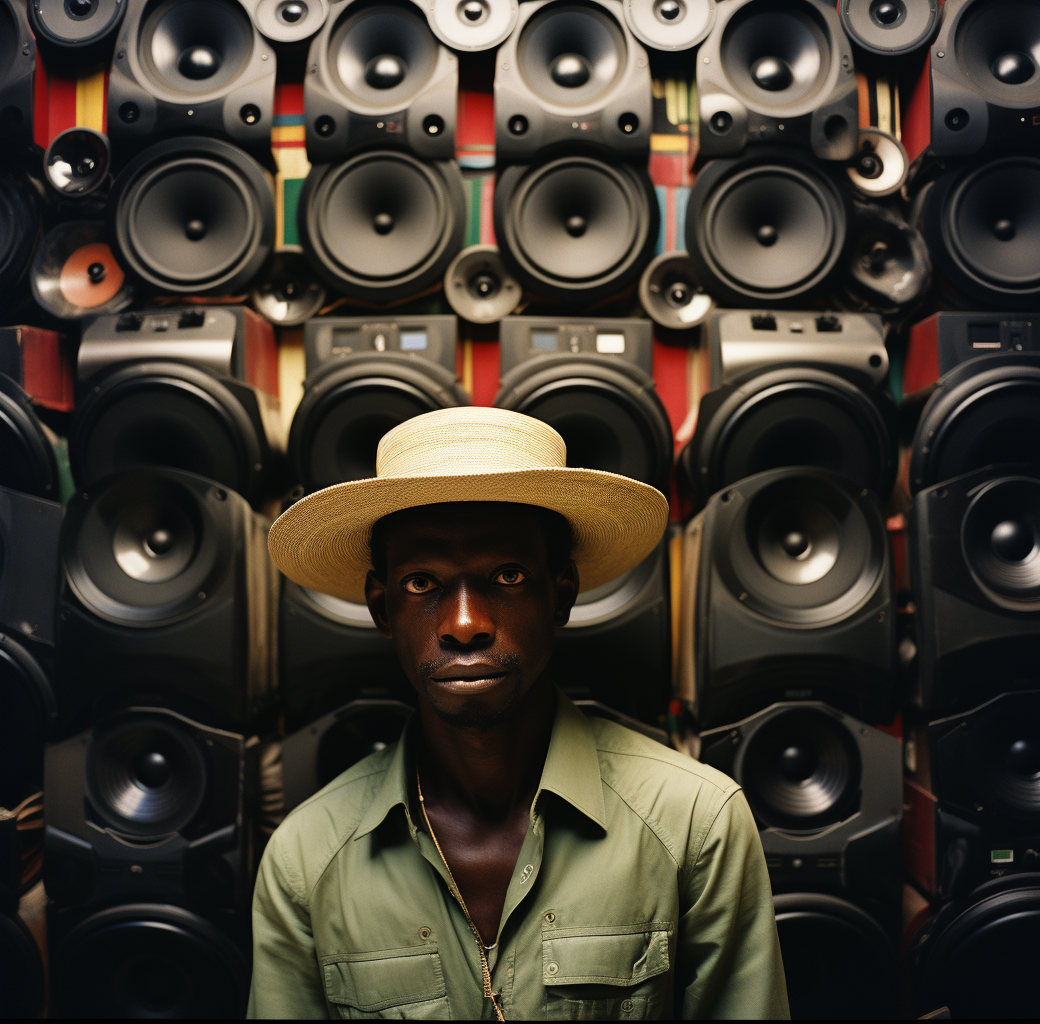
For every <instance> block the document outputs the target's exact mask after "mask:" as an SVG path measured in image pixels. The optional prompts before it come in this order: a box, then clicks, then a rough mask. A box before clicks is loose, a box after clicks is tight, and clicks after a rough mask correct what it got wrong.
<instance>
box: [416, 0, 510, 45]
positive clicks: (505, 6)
mask: <svg viewBox="0 0 1040 1024" xmlns="http://www.w3.org/2000/svg"><path fill="white" fill-rule="evenodd" d="M518 14H519V6H518V5H517V2H516V0H432V2H430V3H428V4H427V7H426V16H427V17H428V18H429V19H430V28H432V29H433V31H434V32H435V33H436V35H437V38H438V39H439V40H440V41H441V42H442V43H445V44H446V45H448V46H450V47H451V48H452V49H453V50H463V51H473V50H490V49H491V48H492V47H493V46H498V44H499V43H501V42H502V41H503V40H505V38H506V37H507V36H508V35H509V33H510V32H512V31H513V27H514V26H515V25H516V19H517V16H518Z"/></svg>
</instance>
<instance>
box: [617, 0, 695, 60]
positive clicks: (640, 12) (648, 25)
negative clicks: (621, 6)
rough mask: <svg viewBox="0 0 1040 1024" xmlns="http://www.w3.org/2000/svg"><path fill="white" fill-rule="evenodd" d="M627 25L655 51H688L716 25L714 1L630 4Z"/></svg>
mask: <svg viewBox="0 0 1040 1024" xmlns="http://www.w3.org/2000/svg"><path fill="white" fill-rule="evenodd" d="M625 21H627V22H628V27H629V28H630V29H631V30H632V34H633V35H634V36H635V37H636V38H637V39H639V40H640V41H641V42H643V43H646V45H647V46H650V47H653V49H655V50H689V49H691V48H692V47H694V46H696V45H697V44H698V43H699V42H701V41H702V40H703V39H704V37H705V36H706V35H707V34H708V33H709V32H710V31H711V27H712V25H714V24H715V0H630V2H629V3H626V4H625Z"/></svg>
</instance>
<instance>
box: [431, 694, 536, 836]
mask: <svg viewBox="0 0 1040 1024" xmlns="http://www.w3.org/2000/svg"><path fill="white" fill-rule="evenodd" d="M419 711H420V717H421V720H422V732H423V737H422V739H423V742H422V744H421V745H420V750H419V770H420V774H421V777H422V787H423V796H424V797H425V798H426V799H427V800H428V801H430V800H432V801H433V802H435V803H438V804H441V805H445V806H446V807H451V806H454V807H455V808H457V809H458V810H459V811H462V812H464V813H465V812H468V813H469V814H471V815H473V816H474V817H477V818H480V819H483V820H484V821H485V822H486V823H487V824H493V823H495V822H497V821H502V820H504V819H506V818H508V817H509V816H510V814H511V812H513V811H515V810H516V809H517V807H518V805H519V804H523V805H524V809H525V811H526V809H527V808H529V806H530V802H531V800H532V799H533V797H534V794H535V792H536V790H537V788H538V782H539V780H540V779H541V775H542V767H543V766H544V764H545V755H546V753H547V752H548V750H549V738H550V736H551V735H552V724H553V718H554V716H555V713H556V691H555V688H554V687H553V685H552V683H551V682H550V681H549V679H548V677H547V676H544V675H543V676H542V677H541V678H540V679H539V680H538V681H537V682H536V683H535V684H534V685H533V686H532V687H531V689H530V690H528V692H527V693H526V694H525V695H524V697H523V699H522V700H521V701H520V703H519V704H518V705H517V706H516V707H515V708H514V709H513V712H512V713H511V714H510V716H509V717H508V718H507V719H506V720H504V721H502V722H499V723H497V724H496V725H493V726H490V727H487V728H482V727H473V726H457V725H452V724H449V723H448V722H445V721H443V720H442V719H441V718H439V717H438V716H437V714H436V713H435V712H434V711H433V709H432V708H431V707H430V706H429V704H428V703H427V702H425V701H420V706H419Z"/></svg>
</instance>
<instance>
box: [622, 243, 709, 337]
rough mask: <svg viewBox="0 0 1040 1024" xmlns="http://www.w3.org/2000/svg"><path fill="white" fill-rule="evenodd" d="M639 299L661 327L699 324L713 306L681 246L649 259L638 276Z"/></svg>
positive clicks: (677, 327)
mask: <svg viewBox="0 0 1040 1024" xmlns="http://www.w3.org/2000/svg"><path fill="white" fill-rule="evenodd" d="M639 302H640V304H641V305H642V307H643V310H644V311H645V312H646V315H647V316H648V317H650V319H651V320H653V321H654V323H655V324H657V325H658V326H660V327H665V328H667V329H668V330H672V331H685V330H689V329H690V328H692V327H700V325H701V324H702V323H704V321H705V320H706V319H707V316H708V314H709V313H710V312H711V311H712V309H713V308H714V307H715V302H714V300H713V299H712V297H711V296H710V295H709V294H708V293H707V292H705V291H704V290H703V289H702V288H701V286H700V285H699V284H698V283H697V268H696V266H695V264H694V262H693V260H691V259H690V254H689V253H688V252H686V251H685V250H682V249H677V250H673V251H671V252H663V253H661V255H660V256H655V257H654V259H653V260H651V261H650V265H649V266H648V267H647V268H646V270H644V271H643V276H642V277H641V278H640V279H639Z"/></svg>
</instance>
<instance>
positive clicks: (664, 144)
mask: <svg viewBox="0 0 1040 1024" xmlns="http://www.w3.org/2000/svg"><path fill="white" fill-rule="evenodd" d="M650 151H651V152H652V153H685V152H686V136H685V135H651V136H650Z"/></svg>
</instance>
